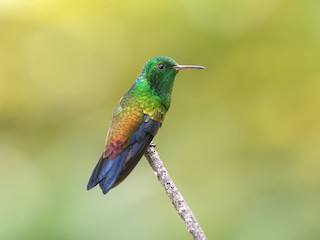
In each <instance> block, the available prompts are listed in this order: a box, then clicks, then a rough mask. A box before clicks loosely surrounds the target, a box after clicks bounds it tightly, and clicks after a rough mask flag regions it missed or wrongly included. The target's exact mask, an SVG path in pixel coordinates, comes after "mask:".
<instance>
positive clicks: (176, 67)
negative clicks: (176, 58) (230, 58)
mask: <svg viewBox="0 0 320 240" xmlns="http://www.w3.org/2000/svg"><path fill="white" fill-rule="evenodd" d="M173 68H174V69H175V70H177V71H179V70H183V69H205V67H202V66H194V65H177V66H174V67H173Z"/></svg>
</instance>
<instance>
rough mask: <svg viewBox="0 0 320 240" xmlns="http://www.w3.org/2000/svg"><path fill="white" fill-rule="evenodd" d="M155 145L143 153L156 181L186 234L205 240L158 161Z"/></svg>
mask: <svg viewBox="0 0 320 240" xmlns="http://www.w3.org/2000/svg"><path fill="white" fill-rule="evenodd" d="M155 147H156V145H155V144H153V143H151V144H150V146H149V147H148V148H147V151H146V152H145V154H144V155H145V157H146V158H147V159H148V162H149V164H150V166H151V167H152V169H153V170H154V171H155V174H156V175H157V177H158V181H159V182H160V183H161V184H162V186H163V187H164V189H165V191H166V193H167V195H168V197H169V198H170V199H171V201H172V204H173V205H174V207H175V208H176V210H177V212H178V213H179V215H180V217H181V218H182V220H183V221H184V222H185V224H186V226H187V229H188V232H189V233H190V234H191V235H192V237H193V239H194V240H206V239H207V237H206V236H205V234H204V232H203V231H202V229H201V227H200V224H199V223H198V221H197V220H196V218H195V216H194V215H193V213H192V211H191V208H190V207H189V206H188V204H187V203H186V201H185V200H184V198H183V196H182V195H181V193H180V192H179V190H178V189H177V187H176V185H175V184H174V182H173V181H172V179H171V177H170V176H169V173H168V171H167V169H166V168H165V167H164V165H163V162H162V161H161V159H160V156H159V154H158V152H157V151H156V150H155Z"/></svg>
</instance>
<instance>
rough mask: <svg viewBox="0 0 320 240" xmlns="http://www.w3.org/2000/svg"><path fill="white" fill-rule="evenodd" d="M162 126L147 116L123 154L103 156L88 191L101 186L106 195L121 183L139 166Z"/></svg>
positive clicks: (90, 181)
mask: <svg viewBox="0 0 320 240" xmlns="http://www.w3.org/2000/svg"><path fill="white" fill-rule="evenodd" d="M160 126H161V123H160V122H158V121H154V120H152V119H151V118H150V117H149V115H145V116H144V118H143V122H142V123H141V125H140V127H139V129H138V130H137V131H136V132H135V133H134V134H132V137H131V139H130V143H129V145H128V147H127V148H126V149H125V150H124V151H123V152H122V153H120V154H119V155H118V156H117V157H116V158H115V159H108V158H103V155H102V156H101V158H100V160H99V162H98V164H97V166H96V167H95V169H94V171H93V173H92V175H91V178H90V180H89V183H88V186H87V189H88V190H89V189H91V188H93V187H94V186H96V185H97V184H99V185H100V187H101V189H102V191H103V193H104V194H106V193H107V192H108V191H109V190H110V189H111V188H113V187H115V186H116V185H118V184H119V183H121V182H122V181H123V180H124V179H125V178H126V177H127V176H128V174H129V173H130V172H131V171H132V169H133V168H134V167H135V166H136V165H137V163H138V162H139V160H140V158H141V157H142V155H143V154H144V152H145V151H146V149H147V147H148V146H149V144H150V143H151V141H152V139H153V137H154V136H155V135H156V134H157V131H158V129H159V128H160Z"/></svg>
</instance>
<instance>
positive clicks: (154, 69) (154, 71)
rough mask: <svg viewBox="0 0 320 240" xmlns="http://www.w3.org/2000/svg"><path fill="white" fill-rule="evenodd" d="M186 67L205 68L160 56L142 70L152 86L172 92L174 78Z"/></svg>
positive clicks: (152, 59) (150, 61) (151, 60)
mask: <svg viewBox="0 0 320 240" xmlns="http://www.w3.org/2000/svg"><path fill="white" fill-rule="evenodd" d="M184 69H204V67H202V66H193V65H179V64H178V63H176V62H175V61H174V60H173V59H171V58H169V57H166V56H160V57H155V58H151V59H150V60H149V61H148V62H147V63H146V64H145V66H144V68H143V70H142V76H143V77H144V78H145V79H147V81H148V82H149V84H150V86H151V87H152V88H153V89H155V90H156V91H157V90H160V91H161V92H163V91H165V92H168V93H170V94H171V89H172V86H173V82H174V78H175V76H176V75H177V73H178V72H179V71H180V70H184Z"/></svg>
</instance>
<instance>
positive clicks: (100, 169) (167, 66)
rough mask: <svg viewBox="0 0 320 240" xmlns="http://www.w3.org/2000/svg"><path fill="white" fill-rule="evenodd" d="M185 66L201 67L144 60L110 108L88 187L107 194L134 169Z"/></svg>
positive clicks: (163, 59) (150, 139)
mask: <svg viewBox="0 0 320 240" xmlns="http://www.w3.org/2000/svg"><path fill="white" fill-rule="evenodd" d="M184 69H204V67H202V66H193V65H179V64H177V63H176V62H175V61H174V60H173V59H171V58H169V57H166V56H160V57H154V58H152V59H150V60H148V61H147V63H146V64H145V65H144V67H143V69H142V72H141V74H140V75H139V77H138V78H137V79H136V80H135V82H134V83H133V85H132V86H131V88H130V89H129V90H128V91H127V92H126V93H125V94H124V95H123V96H122V97H121V99H120V102H119V104H118V106H117V107H116V108H115V109H114V111H113V114H112V119H111V123H110V127H109V130H108V134H107V138H106V142H105V148H104V151H103V153H102V155H101V157H100V159H99V161H98V163H97V165H96V167H95V168H94V170H93V172H92V175H91V177H90V180H89V182H88V185H87V190H90V189H91V188H93V187H95V186H96V185H97V184H99V185H100V188H101V189H102V192H103V194H106V193H107V192H108V191H109V190H110V189H111V188H113V187H115V186H117V185H118V184H119V183H121V182H122V181H123V180H124V179H125V178H126V177H127V176H128V174H129V173H130V172H131V171H132V170H133V168H134V167H135V166H136V165H137V163H138V162H139V160H140V158H141V157H142V155H143V154H144V153H145V151H146V149H147V147H148V146H149V144H150V143H151V141H152V139H153V137H154V136H155V135H156V134H157V132H158V130H159V128H160V127H161V125H162V122H163V121H164V118H165V116H166V113H167V111H168V110H169V108H170V103H171V94H172V88H173V84H174V80H175V77H176V75H177V73H178V72H179V71H180V70H184Z"/></svg>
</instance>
